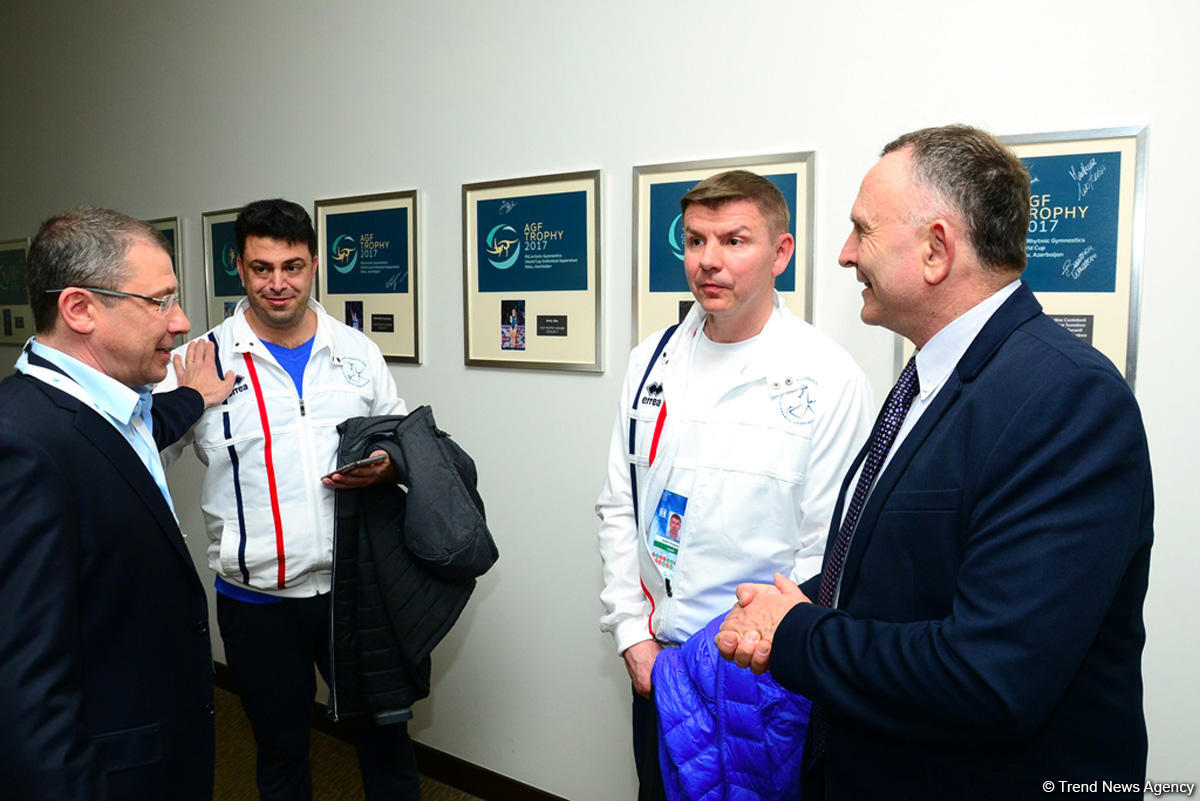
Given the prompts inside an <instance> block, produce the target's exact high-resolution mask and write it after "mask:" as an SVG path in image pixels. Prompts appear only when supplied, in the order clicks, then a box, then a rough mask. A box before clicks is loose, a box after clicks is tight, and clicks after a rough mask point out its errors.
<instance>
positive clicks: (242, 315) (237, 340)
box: [233, 297, 340, 362]
mask: <svg viewBox="0 0 1200 801" xmlns="http://www.w3.org/2000/svg"><path fill="white" fill-rule="evenodd" d="M248 308H250V300H249V299H248V298H244V297H243V298H242V299H241V300H239V301H238V305H237V306H236V307H235V308H234V310H233V321H234V322H233V326H234V327H233V338H234V344H233V349H234V351H235V352H237V353H245V352H246V351H251V352H253V351H255V350H256V345H257V344H261V343H262V340H261V339H259V337H258V335H257V334H255V333H254V329H253V328H251V327H250V323H249V321H247V320H246V309H248ZM308 308H310V309H312V310H313V311H314V312H316V314H317V331H316V333H315V334H313V344H312V353H313V355H316V354H317V353H319V352H321V351H322V350H328V351H329V352H330V355H331V356H332V357H333V359H334V361H335V362H336V361H338V359H339V358H340V354H338V353H335V352H334V348H333V340H332V337H331V336H330V333H329V324H328V323H327V322H325V317H326V316H327V315H326V313H325V307H324V306H322V305H321V304H320V303H318V302H317V301H315V300H313V299H312V298H311V297H310V298H309V299H308ZM264 347H265V346H264Z"/></svg>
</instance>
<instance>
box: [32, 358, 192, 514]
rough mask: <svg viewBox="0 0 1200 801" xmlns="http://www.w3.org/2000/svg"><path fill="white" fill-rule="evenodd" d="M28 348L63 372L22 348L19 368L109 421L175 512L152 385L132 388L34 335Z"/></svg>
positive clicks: (173, 512)
mask: <svg viewBox="0 0 1200 801" xmlns="http://www.w3.org/2000/svg"><path fill="white" fill-rule="evenodd" d="M26 349H27V350H28V351H30V352H32V353H33V354H34V355H36V356H39V357H41V358H43V359H45V360H46V361H48V362H50V363H51V364H53V365H54V366H55V367H57V368H58V369H59V370H61V371H62V372H61V373H59V372H55V371H53V370H48V369H46V368H38V367H37V366H35V365H31V364H29V358H28V356H27V355H26V351H25V350H22V351H21V356H20V357H19V358H18V359H17V363H16V365H15V367H16V369H17V371H18V372H22V373H25V374H27V375H30V376H32V377H34V378H37V379H39V380H41V381H44V382H46V383H47V384H50V385H51V386H53V387H56V388H57V389H60V390H62V391H63V392H66V393H67V394H68V395H71V396H73V397H75V398H78V399H79V400H80V401H81V402H83V403H86V404H87V405H88V406H90V407H91V408H92V409H93V410H95V412H96V413H97V414H99V415H100V416H101V417H103V418H104V419H105V420H107V421H108V422H110V423H111V424H112V426H113V428H115V429H117V431H119V432H120V433H121V436H122V437H124V438H125V441H126V442H128V443H129V446H130V447H131V448H133V450H134V452H135V453H136V454H137V456H138V458H139V459H141V460H142V464H144V465H145V466H146V469H147V470H149V471H150V476H151V477H152V478H153V479H154V483H155V484H157V485H158V488H159V490H160V491H161V492H162V495H163V499H164V500H166V502H167V506H168V507H170V509H171V514H175V504H173V503H172V502H171V492H170V490H168V489H167V475H166V472H165V471H164V470H163V464H162V459H161V458H160V457H159V455H158V446H157V444H155V442H154V420H153V418H152V417H151V414H150V406H151V404H152V403H153V395H151V393H150V387H142V388H140V389H139V390H133V389H130V388H129V387H127V386H125V385H124V384H122V383H121V382H120V381H117V380H116V379H115V378H112V377H111V376H108V375H105V374H104V373H102V372H100V371H99V370H97V369H96V368H94V367H92V366H90V365H87V364H84V363H83V362H81V361H79V360H78V359H76V358H75V357H73V356H68V355H67V354H66V353H63V352H62V351H60V350H56V349H55V348H52V347H49V346H48V345H43V344H42V343H40V342H38V341H37V340H36V339H33V338H31V339H30V340H29V342H28V343H26Z"/></svg>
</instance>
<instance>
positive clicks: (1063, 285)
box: [1021, 152, 1121, 292]
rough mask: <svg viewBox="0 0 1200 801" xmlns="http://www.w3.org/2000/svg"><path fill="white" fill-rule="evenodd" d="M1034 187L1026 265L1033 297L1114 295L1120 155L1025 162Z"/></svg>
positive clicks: (1085, 155)
mask: <svg viewBox="0 0 1200 801" xmlns="http://www.w3.org/2000/svg"><path fill="white" fill-rule="evenodd" d="M1021 161H1022V162H1024V163H1025V166H1026V167H1027V168H1028V169H1029V174H1030V177H1031V179H1032V181H1033V184H1032V186H1031V187H1030V197H1031V201H1032V202H1031V205H1030V208H1029V211H1030V218H1029V236H1028V238H1027V239H1026V246H1025V248H1026V259H1027V266H1026V268H1025V274H1024V276H1023V278H1024V280H1025V282H1026V283H1027V284H1029V288H1030V289H1032V290H1033V291H1035V292H1115V291H1116V288H1117V223H1118V213H1119V205H1120V194H1121V154H1120V153H1119V152H1112V153H1085V154H1069V155H1060V156H1030V157H1028V158H1023V159H1021Z"/></svg>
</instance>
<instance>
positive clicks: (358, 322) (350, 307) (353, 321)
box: [346, 300, 363, 331]
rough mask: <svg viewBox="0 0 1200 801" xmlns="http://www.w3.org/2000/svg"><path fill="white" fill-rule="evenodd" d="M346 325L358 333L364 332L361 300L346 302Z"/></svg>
mask: <svg viewBox="0 0 1200 801" xmlns="http://www.w3.org/2000/svg"><path fill="white" fill-rule="evenodd" d="M346 325H348V326H350V327H351V328H353V329H354V330H356V331H361V330H363V302H362V301H361V300H348V301H346Z"/></svg>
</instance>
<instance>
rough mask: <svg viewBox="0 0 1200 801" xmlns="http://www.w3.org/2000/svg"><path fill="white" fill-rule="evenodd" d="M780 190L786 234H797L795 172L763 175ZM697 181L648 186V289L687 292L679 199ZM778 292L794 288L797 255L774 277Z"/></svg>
mask: <svg viewBox="0 0 1200 801" xmlns="http://www.w3.org/2000/svg"><path fill="white" fill-rule="evenodd" d="M764 177H765V178H767V179H768V180H770V181H771V183H773V184H775V186H777V187H778V188H779V191H780V192H782V193H783V197H784V199H785V200H786V201H787V206H788V215H789V216H788V233H790V234H791V235H792V236H793V237H795V235H796V174H795V173H783V174H780V175H766V176H764ZM698 183H700V182H699V181H674V182H670V183H658V184H652V185H651V186H650V223H649V224H650V291H651V292H690V291H691V287H689V286H688V282H687V275H686V274H685V273H684V271H683V248H684V242H683V215H682V214H681V213H680V211H679V201H680V200H682V199H683V196H684V195H686V194H687V193H688V192H689V191H690V190H691V188H692V187H694V186H695V185H696V184H698ZM775 288H776V289H777V290H779V291H780V292H794V291H795V290H796V254H795V253H793V254H792V258H791V259H790V260H789V261H788V264H787V267H786V268H784V271H783V272H782V273H780V274H779V275H777V276H776V277H775Z"/></svg>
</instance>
